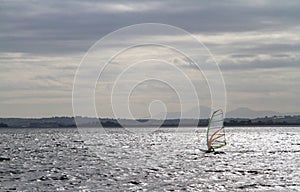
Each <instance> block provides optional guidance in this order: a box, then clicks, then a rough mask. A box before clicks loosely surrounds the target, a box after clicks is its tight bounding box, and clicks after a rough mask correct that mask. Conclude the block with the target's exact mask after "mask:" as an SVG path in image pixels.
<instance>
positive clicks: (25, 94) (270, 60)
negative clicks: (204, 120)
mask: <svg viewBox="0 0 300 192" xmlns="http://www.w3.org/2000/svg"><path fill="white" fill-rule="evenodd" d="M299 7H300V2H299V1H296V0H292V1H287V2H276V3H274V2H273V1H270V0H263V1H260V0H257V1H237V0H229V1H222V2H213V1H196V0H191V1H185V2H183V1H179V0H175V1H171V0H166V1H151V2H150V1H149V2H146V1H143V2H141V1H92V0H91V1H58V0H54V1H26V2H22V1H18V0H11V1H2V2H1V6H0V26H1V30H0V42H1V44H0V78H1V84H0V89H1V95H0V101H1V102H6V104H5V105H4V104H3V106H2V105H1V110H2V111H1V112H2V114H6V113H5V111H10V113H9V114H13V113H15V114H16V115H18V114H17V113H18V110H17V107H16V106H14V107H13V109H14V111H12V110H10V109H8V108H9V104H10V105H13V103H15V104H17V103H18V104H22V103H23V104H24V105H27V104H29V103H35V101H36V102H37V103H38V102H39V103H40V104H41V103H43V105H34V106H35V107H36V109H37V111H39V112H40V111H42V110H43V108H42V107H41V106H43V107H44V108H45V110H46V108H47V107H46V106H48V107H50V104H49V105H47V103H51V105H53V103H55V101H57V102H58V103H61V106H64V107H66V106H70V103H71V98H70V95H71V94H70V93H71V90H72V83H73V77H74V74H75V70H76V68H77V66H78V65H79V63H80V60H81V58H82V57H83V55H84V53H85V52H86V51H87V50H88V49H89V47H90V46H92V45H93V44H94V43H95V41H97V40H99V39H100V38H102V37H103V36H105V35H107V34H109V33H110V32H112V31H115V30H117V29H119V28H121V27H125V26H128V25H132V24H137V23H147V22H155V23H165V24H170V25H174V26H177V27H181V28H183V29H185V30H187V31H188V32H191V33H192V34H193V35H194V36H195V37H196V38H198V39H199V40H200V41H202V42H203V43H205V45H207V47H208V48H209V49H210V51H211V52H212V53H213V54H214V56H215V58H216V60H217V61H218V63H219V64H220V67H221V69H222V70H223V74H224V77H225V80H226V84H227V89H228V90H229V95H230V97H229V103H230V105H231V106H229V108H231V107H236V106H238V105H242V104H243V102H244V103H245V104H247V105H248V106H249V107H257V108H259V107H261V104H260V103H262V102H264V100H268V102H264V103H266V105H265V106H264V107H266V108H267V109H273V110H280V109H281V108H282V107H280V105H282V103H286V105H287V106H286V109H285V110H286V111H288V110H290V111H292V110H295V109H296V106H297V104H299V102H298V100H297V98H296V96H295V95H297V93H298V92H299V91H297V90H299V87H300V85H299V83H297V82H300V81H299V80H300V79H299V77H298V76H299V75H298V73H297V72H298V71H299V66H300V65H299V60H300V54H299V52H300V36H299V34H300V21H299V18H300V9H299ZM148 33H151V31H149V32H148ZM130 35H131V36H130ZM130 35H127V36H126V37H124V38H123V39H121V40H118V41H116V42H113V43H112V44H111V45H109V46H111V48H113V47H118V46H120V45H121V44H124V43H127V42H130V41H131V38H134V35H136V34H130ZM156 38H157V40H158V41H159V40H160V39H161V40H162V41H164V42H168V41H169V42H173V43H178V44H180V43H182V42H184V41H185V38H186V37H184V36H175V35H174V36H172V35H169V36H166V35H161V36H156ZM190 48H191V49H192V48H193V47H190ZM109 51H110V50H107V52H106V53H103V54H107V53H109ZM152 51H154V49H153V50H152ZM149 52H150V51H148V52H136V53H135V54H138V55H140V56H141V55H143V54H144V55H147V54H149ZM194 54H195V55H197V54H199V53H197V52H195V53H194ZM132 56H134V54H132ZM127 59H129V57H128V58H127ZM169 61H170V62H174V63H177V64H179V63H185V61H184V59H183V58H174V57H172V56H170V58H169ZM117 64H118V63H116V64H115V65H116V67H117ZM185 64H186V65H185V67H186V70H188V69H194V68H195V67H194V66H193V65H191V64H190V62H188V61H187V62H186V63H185ZM86 70H87V73H86V74H90V73H93V72H95V71H93V69H86ZM113 70H115V71H110V72H111V73H110V74H107V76H108V77H107V78H111V76H113V75H114V73H116V72H117V71H118V70H119V69H118V68H116V69H113ZM189 73H190V74H191V77H192V76H193V78H196V77H197V73H195V71H193V70H190V71H189ZM272 74H273V75H272ZM168 75H169V76H170V77H169V78H174V79H175V80H177V79H176V75H174V74H171V73H170V74H168ZM200 79H201V78H200ZM85 80H86V81H85V82H83V85H82V86H86V85H87V84H88V83H89V77H88V75H87V77H86V78H85ZM198 80H199V79H198ZM270 98H271V99H270ZM292 101H294V103H296V105H293V104H292V103H293V102H292ZM7 102H8V103H9V104H8V103H7ZM255 102H256V103H255ZM62 103H64V104H62ZM243 106H245V105H243ZM298 106H299V105H298ZM50 108H51V107H50ZM33 109H34V107H33ZM54 111H55V109H54V108H53V107H52V108H51V110H49V114H50V113H55V112H54ZM62 111H63V112H66V111H69V112H70V111H72V110H66V109H64V108H60V107H58V109H57V114H61V112H62ZM25 113H26V111H22V112H20V115H21V114H23V115H24V114H25ZM28 113H29V112H28ZM7 114H8V113H7ZM32 114H34V115H36V114H37V113H36V112H35V113H34V112H32ZM43 114H47V112H45V113H43ZM27 115H28V114H27ZM69 115H71V114H69Z"/></svg>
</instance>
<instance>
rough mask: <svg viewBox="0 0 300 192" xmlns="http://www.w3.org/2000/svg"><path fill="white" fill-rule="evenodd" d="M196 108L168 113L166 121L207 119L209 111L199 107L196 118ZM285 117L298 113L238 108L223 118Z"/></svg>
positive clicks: (228, 112)
mask: <svg viewBox="0 0 300 192" xmlns="http://www.w3.org/2000/svg"><path fill="white" fill-rule="evenodd" d="M197 110H198V109H197V107H194V108H193V109H191V110H189V111H186V112H183V113H182V115H181V113H180V112H170V113H167V114H166V115H165V116H166V119H177V118H180V117H181V118H184V119H198V118H200V119H205V118H209V117H210V114H211V109H210V108H209V107H206V106H200V116H197ZM285 115H300V113H280V112H276V111H271V110H263V111H259V110H252V109H249V108H247V107H240V108H237V109H235V110H232V111H227V112H226V115H225V117H226V118H250V119H253V118H258V117H265V116H268V117H272V116H285ZM162 117H164V115H163V114H162V113H160V114H158V115H157V116H155V118H158V119H159V118H162Z"/></svg>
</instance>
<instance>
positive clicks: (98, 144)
mask: <svg viewBox="0 0 300 192" xmlns="http://www.w3.org/2000/svg"><path fill="white" fill-rule="evenodd" d="M86 136H87V137H81V135H80V134H79V133H78V130H77V129H0V181H1V182H0V191H300V128H299V127H298V128H296V127H276V128H274V127H273V128H271V127H269V128H267V127H264V128H263V127H256V128H227V142H228V145H227V146H226V147H225V148H223V149H221V151H224V152H225V153H224V154H213V153H203V152H201V151H200V150H199V148H205V146H204V145H203V144H204V143H205V137H204V136H205V133H204V129H191V128H181V129H165V128H164V129H161V130H160V131H158V132H156V133H151V134H124V133H122V132H119V131H115V130H113V131H112V132H111V133H109V134H104V135H103V134H101V135H98V134H95V133H94V132H92V131H90V132H88V133H87V135H86Z"/></svg>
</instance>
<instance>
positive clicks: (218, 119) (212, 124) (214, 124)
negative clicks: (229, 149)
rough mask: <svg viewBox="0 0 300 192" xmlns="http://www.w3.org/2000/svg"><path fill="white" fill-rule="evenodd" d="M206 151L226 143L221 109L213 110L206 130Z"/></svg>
mask: <svg viewBox="0 0 300 192" xmlns="http://www.w3.org/2000/svg"><path fill="white" fill-rule="evenodd" d="M206 139H207V151H214V150H215V149H219V148H221V147H224V146H225V145H226V139H225V127H224V114H223V110H222V109H219V110H217V111H214V112H213V113H212V115H211V118H210V120H209V123H208V126H207V132H206Z"/></svg>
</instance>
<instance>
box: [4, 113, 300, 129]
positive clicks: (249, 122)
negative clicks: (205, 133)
mask: <svg viewBox="0 0 300 192" xmlns="http://www.w3.org/2000/svg"><path fill="white" fill-rule="evenodd" d="M76 121H77V124H79V125H80V127H98V126H99V122H101V124H102V127H105V128H121V127H122V126H121V124H122V125H125V126H126V127H152V126H153V127H157V126H160V127H191V126H196V125H197V126H198V127H206V126H207V125H208V122H209V119H181V120H180V119H166V120H157V119H138V120H136V121H135V120H130V119H121V120H116V119H109V118H100V119H97V118H89V117H77V118H76ZM119 121H122V122H121V123H120V122H119ZM136 122H139V123H136ZM145 122H147V123H145ZM179 122H180V125H179ZM143 123H144V125H145V126H143ZM224 125H225V126H228V127H257V126H265V127H266V126H300V116H299V115H297V116H273V117H261V118H253V119H250V118H249V119H248V118H226V119H225V121H224ZM76 127H77V126H76V123H75V119H74V117H50V118H0V128H76Z"/></svg>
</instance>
